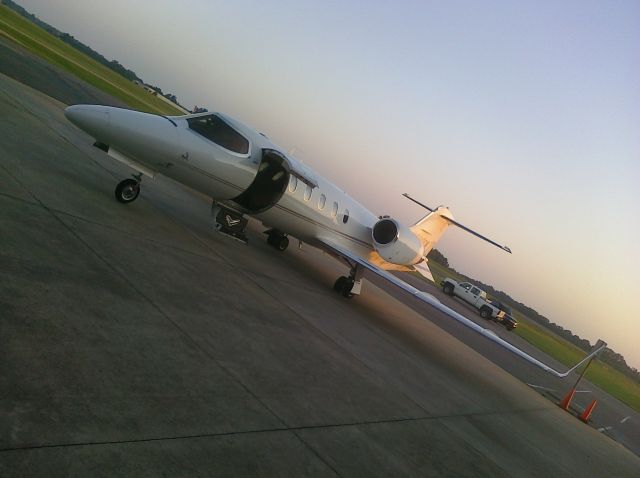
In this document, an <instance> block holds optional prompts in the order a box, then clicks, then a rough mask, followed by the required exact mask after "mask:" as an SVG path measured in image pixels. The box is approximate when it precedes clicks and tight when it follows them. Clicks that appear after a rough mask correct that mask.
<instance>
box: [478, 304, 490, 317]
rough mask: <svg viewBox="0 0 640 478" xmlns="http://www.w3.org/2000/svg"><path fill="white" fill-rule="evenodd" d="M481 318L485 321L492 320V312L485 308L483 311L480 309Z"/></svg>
mask: <svg viewBox="0 0 640 478" xmlns="http://www.w3.org/2000/svg"><path fill="white" fill-rule="evenodd" d="M480 317H482V318H483V319H487V320H488V319H490V318H491V310H489V309H487V308H486V307H483V308H482V309H480Z"/></svg>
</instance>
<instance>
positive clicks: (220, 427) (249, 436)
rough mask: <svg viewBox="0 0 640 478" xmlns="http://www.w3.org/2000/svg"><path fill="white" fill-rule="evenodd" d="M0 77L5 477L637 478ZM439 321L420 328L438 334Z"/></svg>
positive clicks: (404, 312)
mask: <svg viewBox="0 0 640 478" xmlns="http://www.w3.org/2000/svg"><path fill="white" fill-rule="evenodd" d="M62 108H63V105H62V104H61V103H59V102H57V101H55V100H53V99H51V98H49V97H47V96H45V95H43V94H41V93H39V92H36V91H34V90H31V89H30V88H28V87H26V86H24V85H22V84H20V83H17V82H15V81H13V80H11V79H8V78H7V77H4V76H0V364H2V368H1V372H0V476H336V475H337V476H433V477H436V476H438V477H439V476H443V477H444V476H456V477H460V476H463V477H464V476H468V477H479V476H486V477H502V476H505V477H506V476H516V477H520V476H522V477H537V476H553V477H570V476H580V477H585V476H590V477H591V476H602V477H605V476H616V477H635V476H638V475H639V474H640V459H639V458H638V457H637V456H636V455H634V454H633V453H631V452H630V451H629V450H627V449H626V448H624V447H623V446H621V445H620V444H618V443H616V442H614V441H613V440H611V439H609V438H608V437H606V436H604V435H602V434H601V433H598V432H597V431H596V430H595V429H593V428H591V427H590V426H588V425H585V424H583V423H581V422H579V421H577V420H576V419H575V418H574V417H572V416H570V415H569V414H567V413H565V412H563V411H561V410H559V409H558V407H556V406H555V405H554V404H553V403H552V402H550V401H549V400H547V399H546V398H544V397H542V396H540V395H539V394H538V393H537V392H535V391H533V390H532V389H531V388H530V387H528V386H527V385H526V384H525V383H523V382H522V381H520V380H518V379H517V378H514V377H513V376H512V375H511V374H509V373H508V372H506V371H505V370H503V369H502V368H500V367H499V366H497V365H495V364H494V363H492V362H491V361H489V360H487V359H485V358H484V357H483V356H482V355H481V354H479V353H478V352H477V351H475V350H473V349H472V348H471V347H469V346H468V345H465V344H464V343H462V342H461V341H460V340H459V339H458V338H456V337H455V336H453V335H451V334H450V333H448V332H447V331H446V330H443V329H442V328H441V327H440V326H439V325H438V324H437V323H438V322H439V320H440V319H439V317H438V316H437V315H435V314H434V313H433V311H429V310H424V311H421V312H423V315H425V316H426V318H427V320H425V317H423V316H422V315H420V314H418V313H417V312H415V311H414V310H412V309H411V308H409V307H408V306H407V305H404V304H403V303H401V302H400V301H398V300H397V299H395V298H394V297H393V296H390V295H389V294H387V293H386V292H385V291H383V290H381V289H380V288H378V287H377V286H376V285H374V284H371V283H367V284H366V285H365V293H364V294H363V295H362V296H361V297H359V298H357V299H355V300H352V301H347V300H344V299H343V298H341V297H339V296H337V295H335V294H334V293H333V292H332V290H331V284H332V283H333V281H334V280H335V278H336V276H337V275H339V274H341V273H343V272H344V267H343V266H342V265H340V264H339V263H338V262H336V261H334V260H333V259H331V258H329V257H328V256H325V255H324V254H322V253H320V252H319V251H317V250H314V249H312V248H310V247H306V246H303V247H302V249H298V248H297V247H295V246H296V244H295V241H292V247H290V249H289V250H287V251H286V252H285V253H278V252H276V251H275V250H273V249H271V248H270V247H268V246H267V245H266V244H265V242H264V236H263V235H262V234H261V233H260V230H261V229H260V228H259V227H258V225H256V224H252V230H251V231H250V244H249V246H245V245H243V244H240V243H238V242H235V241H231V240H228V239H227V238H225V237H222V236H220V235H218V234H217V233H216V232H215V231H214V230H213V224H212V218H211V217H210V215H209V208H210V203H209V200H208V198H204V197H201V196H200V195H198V194H196V193H193V192H191V191H189V190H187V189H185V188H183V187H181V186H179V185H176V184H175V183H173V182H171V181H169V180H164V179H159V180H157V181H145V182H144V183H143V191H142V193H141V197H140V198H139V199H138V200H137V201H136V202H134V203H132V204H129V205H122V204H119V203H117V202H116V201H115V199H114V197H113V188H114V187H115V185H116V183H117V182H118V181H119V180H120V179H121V178H123V177H126V176H128V175H129V174H130V171H128V170H127V169H126V168H125V167H123V166H121V165H119V164H117V163H115V162H114V161H113V160H111V159H110V158H108V157H107V156H106V155H104V153H102V152H101V151H99V150H97V149H95V148H93V147H92V146H91V143H92V140H91V138H89V137H88V136H86V135H85V134H84V133H82V132H81V131H79V130H78V129H76V128H75V127H73V126H72V125H71V124H69V123H68V122H67V121H66V120H65V119H64V116H63V114H62ZM434 322H435V323H434Z"/></svg>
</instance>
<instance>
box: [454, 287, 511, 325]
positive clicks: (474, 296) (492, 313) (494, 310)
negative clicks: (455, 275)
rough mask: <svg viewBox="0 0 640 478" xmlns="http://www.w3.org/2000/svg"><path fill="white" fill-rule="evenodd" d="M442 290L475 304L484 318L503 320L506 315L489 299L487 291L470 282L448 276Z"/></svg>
mask: <svg viewBox="0 0 640 478" xmlns="http://www.w3.org/2000/svg"><path fill="white" fill-rule="evenodd" d="M442 291H443V292H444V293H445V294H447V295H451V296H456V297H459V298H460V299H462V300H464V301H465V302H467V303H469V304H471V305H472V306H474V307H475V308H476V309H478V312H479V313H480V317H482V318H483V319H494V320H502V318H503V317H504V315H505V313H504V311H502V310H500V309H499V308H498V307H496V306H495V305H493V304H492V303H491V302H490V301H489V299H488V298H487V293H486V292H485V291H483V290H482V289H480V288H479V287H477V286H475V285H473V284H471V283H470V282H456V281H455V280H453V279H449V278H448V277H447V278H446V279H444V280H443V281H442Z"/></svg>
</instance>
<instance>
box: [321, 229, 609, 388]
mask: <svg viewBox="0 0 640 478" xmlns="http://www.w3.org/2000/svg"><path fill="white" fill-rule="evenodd" d="M322 242H323V243H324V244H325V245H326V246H327V247H328V248H329V249H331V250H333V252H334V253H336V254H338V255H340V256H342V257H344V258H346V259H348V260H350V261H352V262H355V263H356V264H358V265H360V266H362V267H364V268H365V269H366V270H368V271H370V272H373V273H374V274H376V275H377V276H379V277H382V278H383V279H386V280H387V281H389V282H391V283H392V284H393V285H395V286H396V287H398V288H399V289H401V290H403V291H404V292H406V293H407V294H409V295H411V296H413V297H415V298H416V299H418V300H421V301H422V302H424V303H426V304H429V305H430V306H432V307H434V308H435V309H437V310H439V311H440V312H444V313H445V314H446V315H447V316H449V317H451V318H452V319H454V320H456V321H458V322H460V323H461V324H462V325H464V326H466V327H468V328H470V329H472V330H474V331H475V332H478V333H479V334H481V335H483V336H484V337H485V338H487V339H489V340H491V341H492V342H495V343H497V344H498V345H500V346H501V347H504V348H505V349H507V350H509V351H510V352H512V353H514V354H516V355H518V356H519V357H521V358H523V359H524V360H526V361H528V362H531V363H532V364H533V365H536V366H538V367H540V368H541V369H543V370H544V371H545V372H549V373H550V374H552V375H555V376H557V377H561V378H565V377H567V376H568V375H569V374H570V373H571V372H573V371H574V370H576V369H577V368H578V367H580V366H581V365H582V364H584V363H585V362H587V361H588V360H590V359H591V358H593V357H594V356H596V355H597V354H598V353H599V352H601V351H602V350H603V349H604V348H605V347H606V346H607V344H606V343H605V342H603V341H601V340H599V341H598V343H597V344H596V346H595V347H594V349H593V350H592V351H591V352H590V353H589V354H588V355H587V356H586V357H585V358H583V359H582V360H581V361H580V362H578V363H577V364H576V365H574V366H573V367H571V368H570V369H568V370H566V371H565V372H558V371H557V370H554V369H553V368H551V367H550V366H548V365H547V364H545V363H543V362H541V361H539V360H538V359H536V358H535V357H532V356H531V355H529V354H528V353H526V352H524V351H523V350H520V349H519V348H518V347H516V346H514V345H512V344H510V343H509V342H507V341H506V340H504V339H502V338H500V337H498V336H497V335H496V334H495V332H493V331H492V330H489V329H485V328H484V327H482V326H480V325H478V324H476V323H475V322H473V321H472V320H469V319H467V318H466V317H465V316H463V315H462V314H459V313H458V312H456V311H455V310H453V309H451V308H449V307H447V306H446V305H444V304H442V303H441V302H440V301H438V299H436V298H435V297H434V296H432V295H431V294H428V293H426V292H423V291H421V290H419V289H416V288H415V287H413V286H412V285H410V284H407V283H406V282H404V281H403V280H401V279H399V278H397V277H396V276H394V275H393V274H390V273H389V272H387V271H384V270H382V269H380V268H379V267H377V266H375V265H373V264H371V263H370V262H368V261H366V260H365V259H363V258H362V257H359V256H358V255H356V254H354V253H353V252H350V251H349V250H347V249H345V248H344V247H341V246H339V245H337V244H334V243H333V242H331V241H328V240H325V239H323V240H322Z"/></svg>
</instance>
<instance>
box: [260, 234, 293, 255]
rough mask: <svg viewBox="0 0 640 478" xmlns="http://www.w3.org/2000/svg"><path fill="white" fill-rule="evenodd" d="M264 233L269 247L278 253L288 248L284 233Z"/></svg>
mask: <svg viewBox="0 0 640 478" xmlns="http://www.w3.org/2000/svg"><path fill="white" fill-rule="evenodd" d="M264 233H265V234H266V235H267V244H269V245H270V246H271V247H273V248H275V249H277V250H279V251H280V252H282V251H284V250H285V249H286V248H287V247H289V238H288V237H287V235H286V234H285V233H283V232H280V231H278V230H277V229H268V230H266V231H264Z"/></svg>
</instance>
